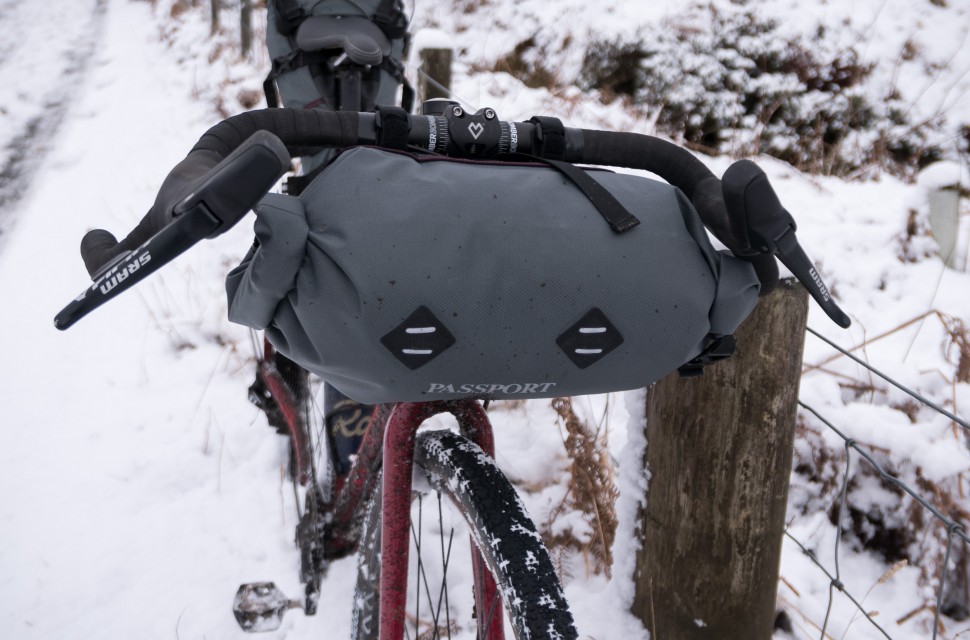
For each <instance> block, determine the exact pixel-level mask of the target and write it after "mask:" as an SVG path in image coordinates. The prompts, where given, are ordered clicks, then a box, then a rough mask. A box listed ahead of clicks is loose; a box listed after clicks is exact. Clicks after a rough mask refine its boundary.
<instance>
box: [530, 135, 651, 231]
mask: <svg viewBox="0 0 970 640" xmlns="http://www.w3.org/2000/svg"><path fill="white" fill-rule="evenodd" d="M529 122H532V123H535V125H536V140H537V141H538V143H539V144H538V145H537V146H538V148H539V153H538V154H537V156H538V158H539V159H540V160H542V162H544V163H545V164H548V165H549V166H550V167H552V168H553V169H555V170H557V171H558V172H559V173H561V174H563V175H564V176H566V178H567V179H568V180H569V181H570V182H572V183H573V184H574V185H576V186H577V187H578V188H579V190H580V191H582V192H583V194H584V195H585V196H586V197H587V198H588V199H589V201H590V202H591V203H592V204H593V206H594V207H596V210H597V211H599V213H600V215H601V216H603V219H604V220H606V222H607V223H609V225H610V228H611V229H613V231H615V232H616V233H624V232H626V231H629V230H630V229H632V228H633V227H635V226H637V225H638V224H640V220H639V219H638V218H637V217H636V216H635V215H633V214H632V213H630V211H629V210H628V209H627V208H626V207H624V206H623V204H622V203H621V202H620V201H619V200H617V199H616V197H615V196H614V195H613V194H612V193H610V192H609V191H608V190H607V189H606V187H604V186H603V185H601V184H600V183H599V182H597V181H596V180H594V179H593V178H592V177H591V176H590V175H589V174H588V173H586V172H585V171H583V170H582V169H580V168H579V167H577V166H576V165H574V164H570V163H568V162H565V161H564V159H565V157H566V127H565V126H564V125H563V123H562V120H560V119H558V118H550V117H547V116H536V117H534V118H532V119H531V120H529Z"/></svg>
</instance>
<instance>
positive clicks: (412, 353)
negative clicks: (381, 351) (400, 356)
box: [401, 349, 434, 356]
mask: <svg viewBox="0 0 970 640" xmlns="http://www.w3.org/2000/svg"><path fill="white" fill-rule="evenodd" d="M401 353H405V354H407V355H409V356H430V355H431V354H432V353H434V351H432V350H431V349H401Z"/></svg>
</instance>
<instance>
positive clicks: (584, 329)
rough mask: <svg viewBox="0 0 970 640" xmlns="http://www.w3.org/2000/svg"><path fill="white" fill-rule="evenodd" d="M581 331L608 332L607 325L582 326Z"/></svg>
mask: <svg viewBox="0 0 970 640" xmlns="http://www.w3.org/2000/svg"><path fill="white" fill-rule="evenodd" d="M579 332H580V333H606V327H580V328H579Z"/></svg>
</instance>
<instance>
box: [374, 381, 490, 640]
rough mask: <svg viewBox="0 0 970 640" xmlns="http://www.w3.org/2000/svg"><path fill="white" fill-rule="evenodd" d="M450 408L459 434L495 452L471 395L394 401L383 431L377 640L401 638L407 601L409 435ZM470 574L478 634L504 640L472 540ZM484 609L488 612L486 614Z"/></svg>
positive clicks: (411, 451)
mask: <svg viewBox="0 0 970 640" xmlns="http://www.w3.org/2000/svg"><path fill="white" fill-rule="evenodd" d="M446 411H447V412H449V413H451V414H452V415H454V416H455V418H456V419H457V420H458V425H459V428H460V430H461V433H462V435H463V436H465V437H466V438H468V439H469V440H471V441H472V442H474V443H475V444H476V445H478V446H479V448H481V450H482V451H484V452H485V454H486V455H488V456H489V457H493V458H494V457H495V440H494V437H493V435H492V425H491V423H490V422H489V420H488V415H487V414H486V412H485V409H484V408H483V407H482V406H481V405H480V404H479V403H477V402H475V401H473V400H459V401H454V402H422V403H400V404H398V405H396V406H395V408H394V411H393V412H392V413H391V416H390V418H389V419H388V421H387V428H386V430H385V432H384V453H383V467H384V473H383V479H382V483H383V484H382V489H383V491H382V503H381V531H382V533H381V604H380V640H402V638H404V632H405V631H404V623H405V610H406V606H407V583H408V550H409V547H410V544H409V536H410V535H411V529H410V526H411V525H410V523H411V479H412V473H413V470H414V439H415V434H416V433H417V430H418V427H420V426H421V424H422V423H423V422H424V421H425V420H427V419H428V418H430V417H431V416H433V415H436V414H438V413H442V412H446ZM471 553H472V567H473V568H474V579H475V610H476V611H477V612H478V617H477V620H478V625H479V629H478V637H479V638H482V639H483V640H504V638H505V635H504V625H503V621H502V607H501V606H499V607H493V603H494V602H495V599H496V598H497V597H498V593H497V591H498V590H497V588H496V585H495V580H494V578H493V577H492V574H491V572H489V571H488V570H487V569H486V568H485V566H484V565H485V563H484V560H483V559H482V557H481V554H480V553H479V552H478V547H477V546H476V544H475V540H474V539H473V540H472V544H471ZM489 612H492V613H491V615H489Z"/></svg>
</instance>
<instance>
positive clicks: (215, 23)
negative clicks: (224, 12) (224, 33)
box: [209, 0, 220, 36]
mask: <svg viewBox="0 0 970 640" xmlns="http://www.w3.org/2000/svg"><path fill="white" fill-rule="evenodd" d="M219 2H220V0H211V2H210V4H209V6H210V8H211V10H212V11H211V16H212V19H211V22H210V26H209V35H210V36H214V35H216V32H217V31H219Z"/></svg>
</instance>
